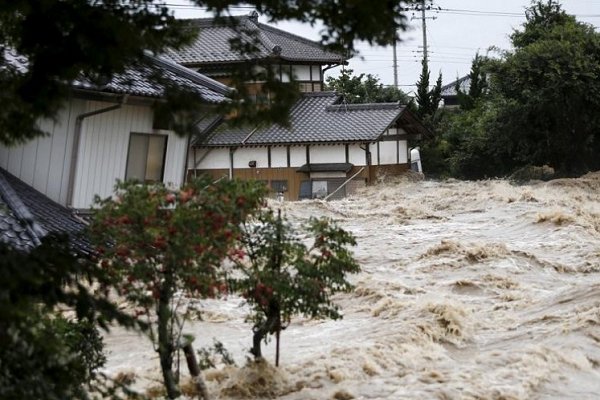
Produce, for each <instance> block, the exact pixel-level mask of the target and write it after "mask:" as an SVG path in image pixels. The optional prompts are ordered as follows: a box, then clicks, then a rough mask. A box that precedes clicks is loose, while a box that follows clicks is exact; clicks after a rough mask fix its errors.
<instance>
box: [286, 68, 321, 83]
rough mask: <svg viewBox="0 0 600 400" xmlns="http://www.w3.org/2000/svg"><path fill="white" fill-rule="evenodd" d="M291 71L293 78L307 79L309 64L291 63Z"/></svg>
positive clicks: (308, 78) (308, 77) (308, 76)
mask: <svg viewBox="0 0 600 400" xmlns="http://www.w3.org/2000/svg"><path fill="white" fill-rule="evenodd" d="M292 73H293V74H294V79H296V80H299V81H309V80H310V65H292ZM315 80H317V79H315Z"/></svg>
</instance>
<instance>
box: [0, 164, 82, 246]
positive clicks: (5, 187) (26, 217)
mask: <svg viewBox="0 0 600 400" xmlns="http://www.w3.org/2000/svg"><path fill="white" fill-rule="evenodd" d="M84 228H85V224H84V223H83V222H81V221H80V220H79V219H77V218H76V217H74V216H73V214H72V212H71V211H70V210H69V209H67V208H65V207H63V206H61V205H60V204H58V203H55V202H54V201H52V200H50V199H49V198H48V197H46V196H44V195H43V194H42V193H40V192H38V191H37V190H35V189H34V188H32V187H31V186H29V185H27V184H25V183H24V182H22V181H21V180H19V179H18V178H16V177H14V176H13V175H11V174H10V173H8V172H6V171H5V170H3V169H1V168H0V241H3V242H5V243H8V244H10V245H11V246H13V247H14V248H16V249H18V250H23V251H27V250H31V249H32V248H34V247H35V246H37V245H39V243H40V240H41V239H42V238H43V237H44V236H45V235H46V234H48V233H56V234H66V235H68V236H69V238H70V243H71V247H72V249H73V250H74V251H76V252H77V253H78V254H80V255H89V254H91V253H92V246H91V245H90V243H89V242H88V240H87V239H86V238H85V237H83V236H82V232H83V230H84Z"/></svg>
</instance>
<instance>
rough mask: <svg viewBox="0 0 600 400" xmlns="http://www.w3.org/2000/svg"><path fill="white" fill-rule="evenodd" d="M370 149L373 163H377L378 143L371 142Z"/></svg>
mask: <svg viewBox="0 0 600 400" xmlns="http://www.w3.org/2000/svg"><path fill="white" fill-rule="evenodd" d="M369 150H370V151H371V165H378V164H377V143H371V144H369Z"/></svg>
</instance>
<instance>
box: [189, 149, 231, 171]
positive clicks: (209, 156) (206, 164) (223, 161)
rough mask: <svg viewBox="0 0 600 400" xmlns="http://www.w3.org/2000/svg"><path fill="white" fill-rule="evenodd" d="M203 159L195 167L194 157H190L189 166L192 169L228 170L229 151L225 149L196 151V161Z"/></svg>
mask: <svg viewBox="0 0 600 400" xmlns="http://www.w3.org/2000/svg"><path fill="white" fill-rule="evenodd" d="M205 155H206V157H204V156H205ZM202 157H204V159H203V160H202V161H201V162H199V163H198V165H197V166H196V167H194V166H193V164H194V155H193V153H192V156H191V157H190V159H189V160H190V164H191V165H192V167H191V168H192V169H223V168H229V149H227V148H215V149H211V148H208V149H197V150H196V161H199V160H200V159H202Z"/></svg>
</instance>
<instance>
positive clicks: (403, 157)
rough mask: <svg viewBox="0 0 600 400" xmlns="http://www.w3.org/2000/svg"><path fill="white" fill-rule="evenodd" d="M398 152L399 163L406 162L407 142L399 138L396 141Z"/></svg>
mask: <svg viewBox="0 0 600 400" xmlns="http://www.w3.org/2000/svg"><path fill="white" fill-rule="evenodd" d="M398 152H399V154H400V159H399V163H400V164H407V163H408V142H407V141H406V140H401V141H400V142H399V143H398Z"/></svg>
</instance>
